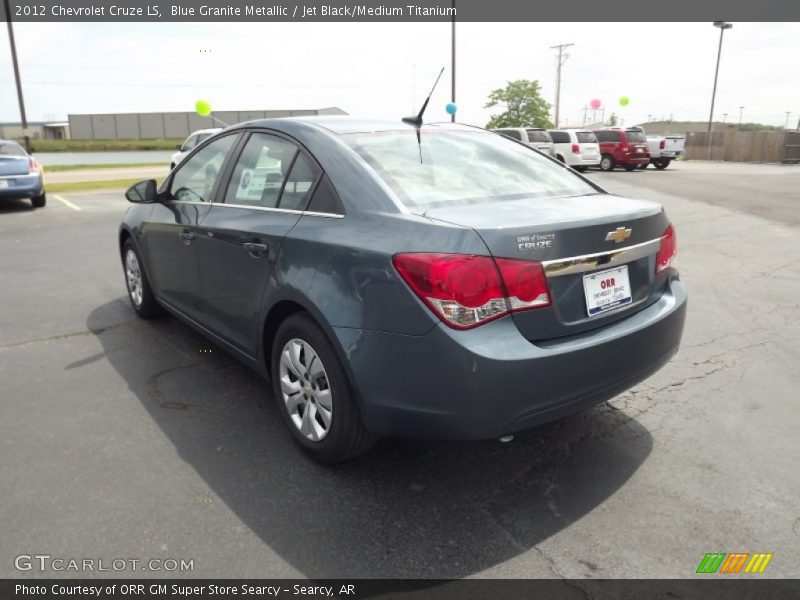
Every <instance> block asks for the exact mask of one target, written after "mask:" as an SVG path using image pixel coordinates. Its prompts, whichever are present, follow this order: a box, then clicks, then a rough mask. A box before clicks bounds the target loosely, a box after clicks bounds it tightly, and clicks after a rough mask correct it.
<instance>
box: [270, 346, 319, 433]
mask: <svg viewBox="0 0 800 600" xmlns="http://www.w3.org/2000/svg"><path fill="white" fill-rule="evenodd" d="M278 370H279V373H278V377H279V379H280V386H281V395H282V396H283V402H284V404H285V405H286V411H287V413H288V414H289V418H290V419H291V420H292V423H294V425H295V427H297V429H298V430H299V431H300V433H301V434H302V435H303V436H304V437H306V438H307V439H309V440H311V441H312V442H319V441H321V440H322V439H324V438H325V436H326V435H328V432H329V431H330V428H331V422H332V417H333V401H332V396H331V388H330V385H329V383H328V375H327V373H326V372H325V366H324V365H323V364H322V359H321V358H320V357H319V355H318V354H317V352H316V350H314V348H312V347H311V344H309V343H308V342H306V341H304V340H301V339H299V338H294V339H291V340H289V341H288V342H286V344H285V345H284V346H283V350H282V351H281V358H280V363H279V366H278Z"/></svg>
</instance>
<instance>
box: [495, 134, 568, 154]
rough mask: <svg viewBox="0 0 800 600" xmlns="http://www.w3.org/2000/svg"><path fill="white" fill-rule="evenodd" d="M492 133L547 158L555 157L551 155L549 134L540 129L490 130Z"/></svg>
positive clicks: (551, 141)
mask: <svg viewBox="0 0 800 600" xmlns="http://www.w3.org/2000/svg"><path fill="white" fill-rule="evenodd" d="M492 131H494V132H495V133H499V134H500V135H504V136H506V137H510V138H511V139H512V140H517V141H518V142H522V143H523V144H527V145H528V146H530V147H532V148H536V149H537V150H538V151H539V152H543V153H545V154H547V155H549V156H555V154H554V153H553V140H551V139H550V134H549V133H547V131H546V130H545V129H542V128H541V127H504V128H502V129H492Z"/></svg>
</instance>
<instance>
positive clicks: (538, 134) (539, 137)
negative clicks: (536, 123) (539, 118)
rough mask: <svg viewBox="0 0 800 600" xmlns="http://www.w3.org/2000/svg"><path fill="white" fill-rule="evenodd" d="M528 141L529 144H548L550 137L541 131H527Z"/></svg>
mask: <svg viewBox="0 0 800 600" xmlns="http://www.w3.org/2000/svg"><path fill="white" fill-rule="evenodd" d="M528 141H529V142H538V143H542V142H549V141H550V136H549V135H547V132H546V131H542V130H541V129H528Z"/></svg>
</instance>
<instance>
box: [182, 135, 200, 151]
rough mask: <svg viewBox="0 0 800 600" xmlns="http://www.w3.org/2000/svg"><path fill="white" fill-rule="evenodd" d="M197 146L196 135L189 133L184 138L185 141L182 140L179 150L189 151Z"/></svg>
mask: <svg viewBox="0 0 800 600" xmlns="http://www.w3.org/2000/svg"><path fill="white" fill-rule="evenodd" d="M195 146H197V136H196V135H190V136H189V137H188V138H186V141H185V142H183V148H181V152H189V151H190V150H194V147H195Z"/></svg>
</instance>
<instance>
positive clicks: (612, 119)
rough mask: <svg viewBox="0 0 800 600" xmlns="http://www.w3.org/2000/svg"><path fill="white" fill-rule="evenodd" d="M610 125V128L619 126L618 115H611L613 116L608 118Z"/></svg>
mask: <svg viewBox="0 0 800 600" xmlns="http://www.w3.org/2000/svg"><path fill="white" fill-rule="evenodd" d="M608 125H609V126H610V127H615V126H616V125H617V114H616V113H611V116H610V117H608Z"/></svg>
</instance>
